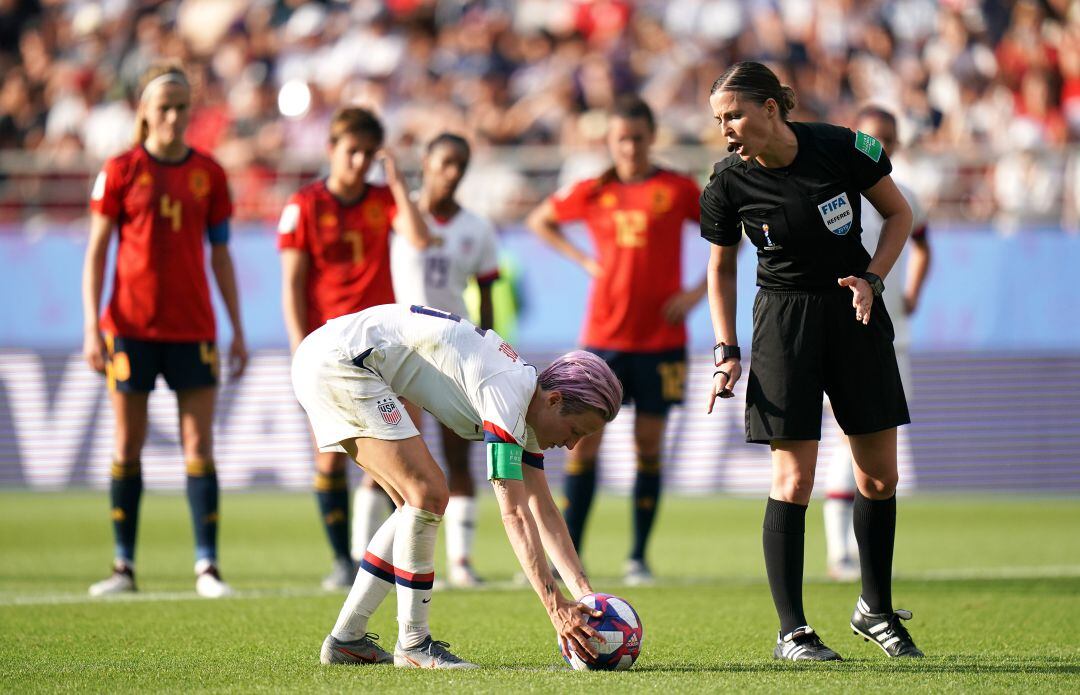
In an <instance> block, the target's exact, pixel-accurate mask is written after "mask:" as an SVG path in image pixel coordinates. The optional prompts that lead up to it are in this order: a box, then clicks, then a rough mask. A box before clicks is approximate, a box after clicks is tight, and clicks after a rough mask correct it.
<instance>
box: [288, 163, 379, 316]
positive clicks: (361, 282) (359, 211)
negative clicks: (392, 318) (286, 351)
mask: <svg viewBox="0 0 1080 695" xmlns="http://www.w3.org/2000/svg"><path fill="white" fill-rule="evenodd" d="M396 214H397V205H396V204H395V203H394V196H393V195H392V194H391V193H390V189H389V188H387V187H386V186H372V185H371V184H368V186H367V187H366V188H365V189H364V195H363V196H362V197H361V198H360V200H358V201H356V202H355V203H351V204H349V205H345V204H343V203H341V201H339V200H338V199H337V198H336V197H334V194H333V193H331V192H330V190H329V189H328V188H327V187H326V182H325V181H316V182H314V183H311V184H308V185H307V186H304V187H303V188H301V189H300V190H299V191H297V192H296V193H294V194H293V196H292V197H291V198H289V202H288V203H287V204H286V205H285V209H284V210H283V211H282V213H281V221H280V222H279V223H278V249H299V250H300V251H304V252H306V253H307V254H308V257H309V259H310V262H309V265H308V276H307V332H308V333H310V332H312V331H313V330H315V329H316V328H318V327H319V326H321V325H323V324H324V323H326V322H327V321H329V320H330V319H333V318H337V317H338V316H344V315H345V314H352V313H355V312H357V311H361V310H363V309H367V308H368V307H372V306H376V305H378V304H393V303H394V285H393V283H392V282H391V280H390V231H391V228H392V223H393V220H394V216H395V215H396Z"/></svg>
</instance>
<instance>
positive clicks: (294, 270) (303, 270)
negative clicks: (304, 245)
mask: <svg viewBox="0 0 1080 695" xmlns="http://www.w3.org/2000/svg"><path fill="white" fill-rule="evenodd" d="M310 265H311V258H310V257H309V256H308V254H307V252H305V251H302V250H300V249H291V248H286V249H282V250H281V311H282V315H283V317H284V319H285V330H286V332H287V333H288V334H289V351H290V352H296V348H297V346H298V345H300V341H302V340H303V339H304V335H305V334H306V326H307V296H306V291H307V279H308V269H309V267H310Z"/></svg>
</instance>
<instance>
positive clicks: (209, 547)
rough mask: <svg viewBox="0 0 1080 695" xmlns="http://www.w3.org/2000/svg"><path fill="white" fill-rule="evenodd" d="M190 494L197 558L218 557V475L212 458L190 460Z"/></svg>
mask: <svg viewBox="0 0 1080 695" xmlns="http://www.w3.org/2000/svg"><path fill="white" fill-rule="evenodd" d="M187 498H188V507H189V508H190V509H191V525H192V527H194V530H195V558H196V559H198V560H211V561H216V560H217V527H218V478H217V469H215V468H214V461H213V460H212V459H191V460H189V461H188V462H187Z"/></svg>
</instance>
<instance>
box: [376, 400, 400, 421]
mask: <svg viewBox="0 0 1080 695" xmlns="http://www.w3.org/2000/svg"><path fill="white" fill-rule="evenodd" d="M379 414H380V415H382V419H383V422H385V423H386V424H388V425H396V424H398V423H399V422H401V411H400V410H398V407H397V403H395V402H394V399H393V398H384V399H383V400H381V401H379Z"/></svg>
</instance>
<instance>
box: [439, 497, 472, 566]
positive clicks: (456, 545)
mask: <svg viewBox="0 0 1080 695" xmlns="http://www.w3.org/2000/svg"><path fill="white" fill-rule="evenodd" d="M443 526H444V527H445V528H446V560H447V564H449V566H450V567H455V566H457V565H462V564H465V563H467V562H469V560H470V559H471V558H472V549H473V538H475V537H476V498H475V497H465V496H464V495H455V496H454V497H451V498H450V501H449V502H447V504H446V513H445V514H443Z"/></svg>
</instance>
